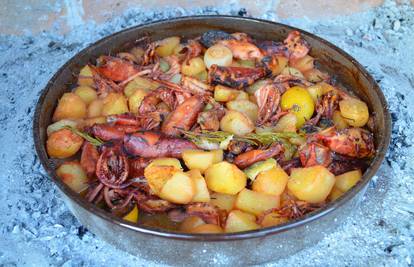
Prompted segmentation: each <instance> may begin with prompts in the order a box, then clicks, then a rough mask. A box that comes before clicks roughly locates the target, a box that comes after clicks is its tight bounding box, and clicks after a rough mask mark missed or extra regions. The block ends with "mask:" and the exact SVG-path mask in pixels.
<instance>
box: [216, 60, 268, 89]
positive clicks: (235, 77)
mask: <svg viewBox="0 0 414 267" xmlns="http://www.w3.org/2000/svg"><path fill="white" fill-rule="evenodd" d="M266 75H267V71H266V69H265V68H261V67H259V68H242V67H222V66H217V65H212V66H211V67H210V69H209V71H208V82H209V83H210V84H213V85H215V84H223V85H227V86H230V87H233V88H237V89H242V88H244V87H247V86H249V85H252V84H253V83H254V82H255V81H257V80H258V79H260V78H263V77H265V76H266Z"/></svg>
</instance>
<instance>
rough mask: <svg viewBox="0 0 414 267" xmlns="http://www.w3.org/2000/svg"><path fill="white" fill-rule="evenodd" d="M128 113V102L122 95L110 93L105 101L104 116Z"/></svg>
mask: <svg viewBox="0 0 414 267" xmlns="http://www.w3.org/2000/svg"><path fill="white" fill-rule="evenodd" d="M125 112H128V104H127V100H126V98H125V97H124V95H122V94H118V93H109V94H108V95H107V96H106V97H105V98H104V99H103V107H102V115H104V116H108V115H115V114H122V113H125Z"/></svg>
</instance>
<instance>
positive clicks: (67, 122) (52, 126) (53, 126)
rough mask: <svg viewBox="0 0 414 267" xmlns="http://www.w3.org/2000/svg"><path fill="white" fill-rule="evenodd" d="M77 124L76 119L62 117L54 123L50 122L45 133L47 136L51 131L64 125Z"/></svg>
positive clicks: (57, 129)
mask: <svg viewBox="0 0 414 267" xmlns="http://www.w3.org/2000/svg"><path fill="white" fill-rule="evenodd" d="M77 125H78V122H77V121H74V120H67V119H63V120H60V121H57V122H55V123H52V124H50V125H49V126H48V127H47V130H46V133H47V136H49V135H51V134H52V133H53V132H56V131H59V130H60V129H62V128H64V127H65V126H71V127H76V126H77Z"/></svg>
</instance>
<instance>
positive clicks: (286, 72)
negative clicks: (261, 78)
mask: <svg viewBox="0 0 414 267" xmlns="http://www.w3.org/2000/svg"><path fill="white" fill-rule="evenodd" d="M281 74H284V75H292V76H296V77H299V78H302V79H304V78H305V77H304V76H303V74H302V72H300V70H298V69H295V68H293V67H285V68H284V69H283V70H282V72H281Z"/></svg>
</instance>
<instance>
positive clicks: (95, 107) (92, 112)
mask: <svg viewBox="0 0 414 267" xmlns="http://www.w3.org/2000/svg"><path fill="white" fill-rule="evenodd" d="M102 108H103V101H102V99H95V100H93V101H92V102H91V103H90V104H89V106H88V118H95V117H99V116H101V115H102Z"/></svg>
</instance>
